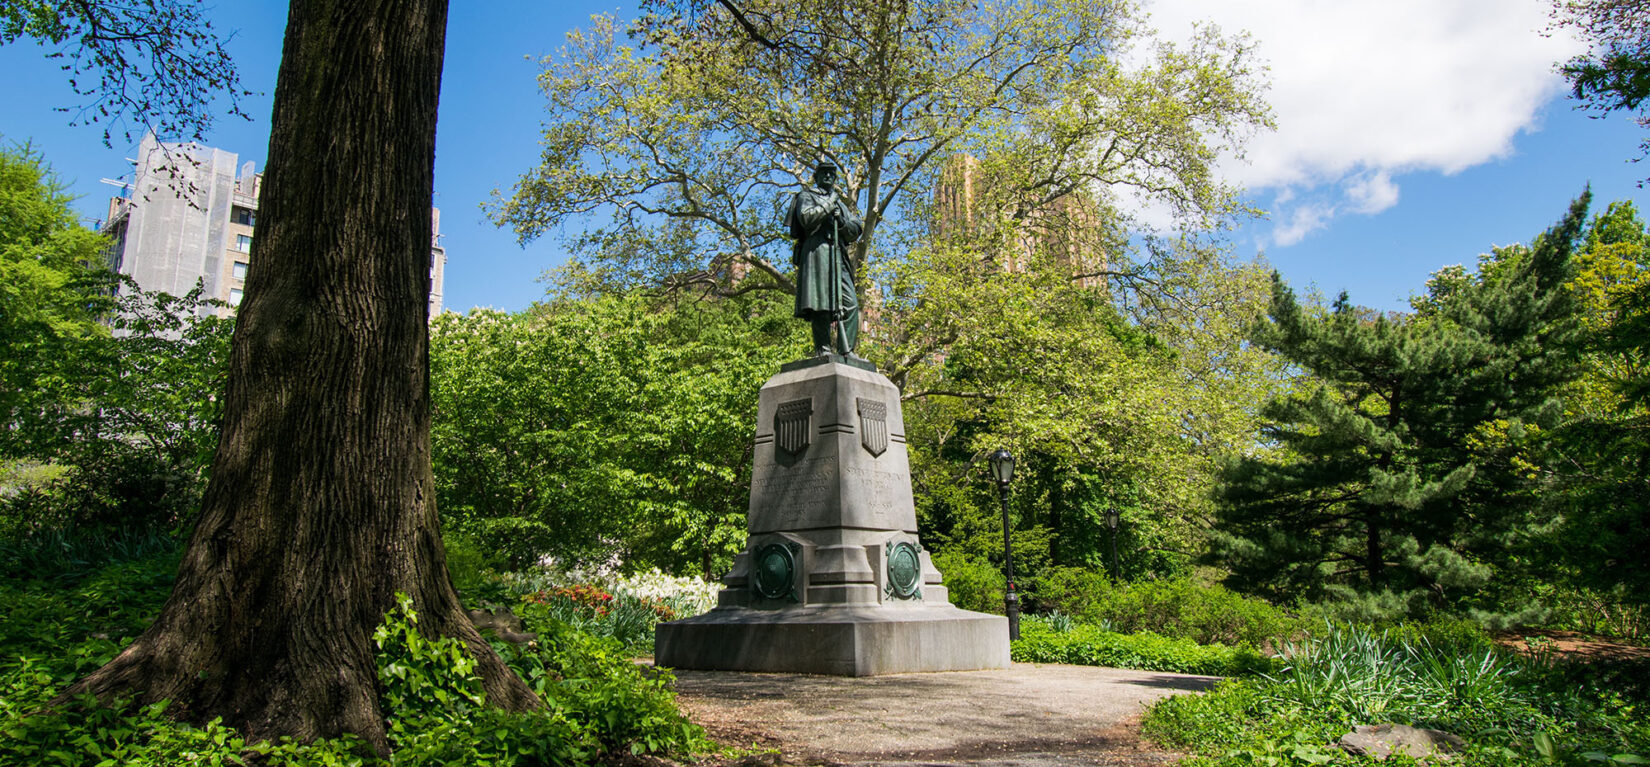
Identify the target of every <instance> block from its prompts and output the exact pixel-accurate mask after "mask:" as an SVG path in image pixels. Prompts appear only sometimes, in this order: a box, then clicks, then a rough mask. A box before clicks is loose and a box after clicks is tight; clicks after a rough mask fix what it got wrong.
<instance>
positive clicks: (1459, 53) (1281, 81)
mask: <svg viewBox="0 0 1650 767" xmlns="http://www.w3.org/2000/svg"><path fill="white" fill-rule="evenodd" d="M1550 8H1551V2H1550V0H1386V1H1385V2H1379V3H1371V2H1358V3H1352V2H1326V1H1325V0H1173V2H1170V1H1169V0H1159V1H1158V2H1153V3H1150V4H1149V5H1148V10H1150V11H1151V12H1152V23H1153V26H1155V27H1157V28H1158V29H1159V30H1160V31H1161V32H1162V36H1163V37H1164V38H1165V39H1168V40H1178V39H1185V38H1186V37H1187V36H1188V35H1189V30H1190V29H1191V25H1192V23H1193V22H1195V21H1199V20H1207V21H1211V22H1213V23H1215V24H1217V25H1219V26H1220V27H1221V29H1222V30H1224V31H1225V32H1227V33H1228V34H1230V33H1235V32H1240V31H1245V32H1248V33H1249V34H1250V35H1251V36H1252V37H1253V38H1254V40H1255V41H1256V43H1257V51H1258V53H1259V56H1260V57H1261V59H1263V60H1265V61H1266V62H1267V63H1268V65H1269V67H1270V72H1269V75H1270V80H1271V88H1270V90H1269V91H1268V94H1267V97H1268V100H1269V101H1270V102H1271V104H1272V106H1273V109H1274V114H1275V117H1276V120H1277V126H1278V129H1277V131H1276V132H1273V133H1266V134H1261V135H1259V136H1256V137H1255V138H1254V139H1253V140H1252V141H1250V143H1249V144H1248V147H1247V152H1246V153H1247V156H1248V162H1246V163H1241V162H1229V163H1227V164H1226V165H1225V166H1224V167H1223V171H1224V173H1225V175H1226V177H1227V178H1228V179H1230V180H1232V181H1235V182H1237V183H1241V184H1243V185H1244V186H1246V187H1248V188H1249V189H1250V190H1251V191H1255V192H1260V193H1272V194H1274V195H1276V196H1275V197H1274V199H1273V203H1274V205H1276V206H1278V207H1279V208H1280V210H1278V211H1276V213H1275V216H1276V218H1275V220H1277V221H1280V222H1283V223H1280V224H1279V226H1278V230H1277V232H1276V233H1275V239H1276V240H1277V242H1278V244H1287V243H1285V242H1284V240H1285V239H1287V238H1288V237H1295V238H1296V239H1295V240H1293V241H1296V242H1298V241H1299V239H1298V238H1299V237H1303V236H1305V234H1306V233H1307V232H1309V231H1310V229H1304V230H1303V229H1302V228H1301V224H1302V223H1303V222H1305V221H1312V222H1314V223H1315V225H1316V226H1320V227H1321V226H1322V225H1324V224H1325V223H1327V220H1328V218H1330V217H1332V216H1334V215H1339V214H1344V213H1348V212H1353V213H1363V214H1373V213H1377V212H1379V211H1381V210H1385V209H1386V208H1388V207H1391V206H1392V205H1394V204H1396V203H1397V201H1398V186H1397V184H1395V183H1394V181H1393V178H1394V177H1395V176H1398V175H1401V174H1403V173H1412V172H1438V173H1445V174H1451V173H1456V172H1458V171H1461V170H1464V169H1466V168H1469V167H1472V166H1474V165H1478V164H1480V163H1484V162H1488V161H1491V160H1494V159H1497V158H1500V157H1504V156H1506V155H1508V154H1510V153H1511V152H1512V140H1513V137H1514V136H1516V135H1518V133H1519V132H1521V131H1528V130H1534V129H1536V128H1537V127H1538V126H1537V118H1538V116H1539V112H1540V108H1541V106H1542V105H1543V104H1545V103H1546V102H1547V101H1549V100H1550V99H1552V98H1553V97H1555V96H1557V95H1558V94H1560V93H1561V92H1562V91H1563V89H1564V85H1563V81H1562V80H1561V79H1560V78H1559V77H1558V76H1557V75H1556V74H1555V73H1554V71H1553V64H1554V62H1557V61H1562V60H1564V59H1567V58H1569V57H1570V56H1571V55H1573V54H1574V53H1577V52H1579V51H1580V50H1581V46H1580V44H1579V43H1577V42H1576V41H1575V40H1574V39H1573V38H1571V37H1568V36H1565V35H1552V36H1544V35H1543V34H1542V30H1544V29H1545V28H1546V27H1547V24H1548V16H1547V13H1548V11H1549V9H1550ZM1326 187H1327V189H1326ZM1331 189H1333V190H1336V191H1334V192H1330V190H1331ZM1314 192H1318V193H1324V192H1330V196H1331V197H1338V198H1343V199H1344V200H1345V202H1346V204H1344V205H1337V206H1328V207H1326V206H1324V205H1323V204H1322V203H1321V202H1312V200H1314V199H1319V198H1320V194H1314ZM1308 209H1310V210H1308ZM1299 211H1307V212H1306V213H1304V214H1301V215H1297V212H1299Z"/></svg>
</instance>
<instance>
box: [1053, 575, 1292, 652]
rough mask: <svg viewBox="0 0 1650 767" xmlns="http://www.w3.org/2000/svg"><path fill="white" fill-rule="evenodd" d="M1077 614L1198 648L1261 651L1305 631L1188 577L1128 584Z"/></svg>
mask: <svg viewBox="0 0 1650 767" xmlns="http://www.w3.org/2000/svg"><path fill="white" fill-rule="evenodd" d="M1074 614H1075V615H1077V616H1078V617H1080V618H1082V619H1084V620H1087V621H1089V622H1091V623H1099V624H1103V625H1108V626H1110V627H1111V629H1112V630H1114V631H1118V632H1121V633H1125V634H1132V633H1138V632H1142V631H1150V632H1152V633H1155V634H1161V635H1163V636H1168V637H1178V638H1182V639H1190V640H1192V641H1194V642H1197V643H1198V644H1227V645H1241V646H1244V647H1250V648H1255V649H1260V648H1265V647H1268V646H1274V645H1277V644H1280V643H1281V642H1282V641H1283V640H1287V639H1288V638H1290V637H1291V636H1293V635H1294V634H1296V633H1298V632H1299V631H1300V629H1301V627H1302V623H1301V621H1300V620H1298V619H1296V618H1294V617H1293V616H1291V615H1289V614H1288V613H1287V612H1285V611H1283V610H1281V609H1279V608H1277V607H1274V606H1272V605H1271V604H1269V603H1267V602H1266V601H1264V600H1261V599H1256V598H1254V597H1246V596H1242V595H1240V594H1236V593H1233V592H1231V591H1228V590H1226V589H1225V588H1223V587H1221V586H1203V585H1199V584H1197V583H1193V582H1192V581H1191V580H1189V579H1185V578H1178V579H1175V580H1167V581H1142V582H1138V583H1130V584H1125V585H1123V586H1121V587H1118V588H1116V589H1112V590H1110V591H1107V592H1105V598H1104V599H1101V600H1096V601H1095V602H1094V603H1093V604H1091V605H1089V607H1088V609H1086V610H1084V611H1083V612H1079V613H1074Z"/></svg>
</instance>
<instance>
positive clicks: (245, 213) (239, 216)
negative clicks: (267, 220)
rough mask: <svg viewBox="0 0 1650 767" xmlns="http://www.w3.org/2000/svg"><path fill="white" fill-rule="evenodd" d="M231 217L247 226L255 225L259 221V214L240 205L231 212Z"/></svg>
mask: <svg viewBox="0 0 1650 767" xmlns="http://www.w3.org/2000/svg"><path fill="white" fill-rule="evenodd" d="M231 218H233V219H234V220H235V223H237V224H242V225H245V226H253V225H255V224H257V223H258V216H257V214H255V213H253V212H252V211H251V210H248V209H246V208H242V207H238V206H237V207H236V208H235V209H234V212H233V213H232V214H231Z"/></svg>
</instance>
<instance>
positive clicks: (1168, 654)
mask: <svg viewBox="0 0 1650 767" xmlns="http://www.w3.org/2000/svg"><path fill="white" fill-rule="evenodd" d="M1012 653H1013V657H1014V660H1016V661H1020V662H1023V663H1069V664H1073V665H1078V666H1109V667H1112V668H1134V669H1143V670H1147V671H1173V672H1178V673H1183V674H1211V675H1217V676H1234V675H1240V674H1252V673H1256V672H1260V671H1269V670H1271V669H1272V668H1273V667H1274V666H1273V663H1272V661H1271V660H1269V659H1267V658H1265V657H1263V656H1261V655H1260V654H1259V653H1257V652H1255V651H1254V650H1252V649H1249V648H1234V647H1227V646H1225V645H1199V644H1197V643H1196V642H1193V641H1191V640H1188V639H1171V638H1168V637H1163V636H1158V635H1157V634H1153V633H1150V632H1145V633H1140V634H1118V633H1114V632H1111V631H1106V630H1103V629H1101V628H1099V627H1097V626H1092V625H1090V626H1082V625H1079V626H1073V627H1072V628H1071V629H1070V630H1067V631H1064V632H1057V631H1056V630H1055V629H1054V627H1052V626H1050V625H1049V622H1048V621H1046V620H1030V621H1024V622H1022V623H1021V624H1020V639H1019V641H1017V642H1015V643H1014V645H1013V649H1012Z"/></svg>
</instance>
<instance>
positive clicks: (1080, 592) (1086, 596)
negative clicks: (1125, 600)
mask: <svg viewBox="0 0 1650 767" xmlns="http://www.w3.org/2000/svg"><path fill="white" fill-rule="evenodd" d="M1026 585H1027V595H1026V596H1027V599H1026V608H1027V609H1028V610H1029V611H1031V612H1037V613H1053V612H1060V613H1064V614H1066V615H1076V616H1081V615H1087V614H1088V613H1089V611H1090V610H1093V609H1096V607H1097V606H1098V605H1100V604H1102V603H1104V602H1105V601H1106V600H1107V599H1108V598H1110V596H1111V592H1112V591H1113V589H1112V585H1111V581H1110V579H1109V578H1107V576H1106V575H1105V574H1104V573H1101V572H1098V571H1096V570H1089V569H1087V568H1082V567H1050V568H1046V569H1044V570H1043V571H1042V572H1040V573H1038V574H1037V577H1035V578H1031V579H1029V580H1028V581H1027V583H1026Z"/></svg>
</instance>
